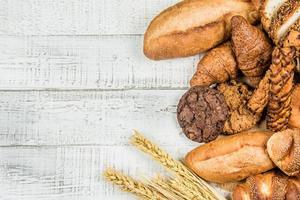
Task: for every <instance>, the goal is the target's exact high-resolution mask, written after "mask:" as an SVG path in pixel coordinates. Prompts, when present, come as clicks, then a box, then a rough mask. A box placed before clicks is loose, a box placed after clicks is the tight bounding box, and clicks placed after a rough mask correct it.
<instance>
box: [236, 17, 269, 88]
mask: <svg viewBox="0 0 300 200" xmlns="http://www.w3.org/2000/svg"><path fill="white" fill-rule="evenodd" d="M231 24H232V38H231V41H232V47H233V51H234V53H235V56H236V60H237V63H238V68H239V69H240V70H241V71H242V72H243V74H244V75H245V76H246V77H248V79H249V81H250V83H251V84H252V85H255V86H256V85H258V83H259V81H260V80H261V79H262V77H263V75H264V72H265V71H266V69H267V68H268V67H269V64H270V60H271V54H272V46H271V43H270V41H269V39H268V38H267V36H266V35H265V34H264V33H263V32H262V31H261V30H259V29H258V28H256V27H255V26H252V25H251V24H249V23H248V22H247V20H246V19H244V18H243V17H241V16H234V17H232V19H231Z"/></svg>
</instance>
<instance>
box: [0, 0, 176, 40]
mask: <svg viewBox="0 0 300 200" xmlns="http://www.w3.org/2000/svg"><path fill="white" fill-rule="evenodd" d="M178 1H179V0H130V1H123V0H101V1H99V0H51V1H44V0H24V1H19V0H0V5H1V8H0V34H2V35H120V34H143V33H144V31H145V30H146V28H147V26H148V23H150V21H151V19H152V18H153V17H154V16H155V15H157V14H158V13H159V12H161V11H162V10H163V9H165V8H167V7H169V6H170V5H173V4H175V3H177V2H178Z"/></svg>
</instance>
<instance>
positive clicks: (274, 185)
mask: <svg viewBox="0 0 300 200" xmlns="http://www.w3.org/2000/svg"><path fill="white" fill-rule="evenodd" d="M232 199H233V200H299V199H300V179H299V178H289V177H288V176H286V175H284V174H282V173H280V172H279V171H270V172H266V173H264V174H258V175H256V176H251V177H249V178H247V180H246V182H245V183H243V184H240V185H238V186H237V187H236V188H235V189H234V191H233V194H232Z"/></svg>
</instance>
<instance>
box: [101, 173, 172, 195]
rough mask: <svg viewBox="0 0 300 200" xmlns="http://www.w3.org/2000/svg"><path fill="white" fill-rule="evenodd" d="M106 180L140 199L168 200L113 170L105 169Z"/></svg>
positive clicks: (144, 185)
mask: <svg viewBox="0 0 300 200" xmlns="http://www.w3.org/2000/svg"><path fill="white" fill-rule="evenodd" d="M103 175H104V177H105V178H106V180H108V181H110V182H112V183H113V184H115V185H118V186H119V187H120V188H121V189H122V190H123V191H126V192H130V193H132V194H134V195H136V196H138V197H139V198H140V199H151V200H168V199H167V198H166V197H164V196H163V195H161V194H160V193H158V192H157V191H155V190H154V189H153V188H151V187H149V186H148V185H146V184H144V183H142V182H140V181H137V180H134V179H133V178H131V177H129V176H126V175H124V174H122V173H121V172H118V171H116V170H114V169H111V168H109V169H107V170H105V171H104V173H103Z"/></svg>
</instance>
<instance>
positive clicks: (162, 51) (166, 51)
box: [144, 0, 259, 60]
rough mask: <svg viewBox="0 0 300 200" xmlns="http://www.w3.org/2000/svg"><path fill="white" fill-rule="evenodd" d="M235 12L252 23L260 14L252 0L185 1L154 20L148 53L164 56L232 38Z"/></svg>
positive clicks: (201, 49)
mask: <svg viewBox="0 0 300 200" xmlns="http://www.w3.org/2000/svg"><path fill="white" fill-rule="evenodd" d="M234 15H241V16H243V17H245V18H246V19H247V20H248V21H249V22H250V23H255V22H256V21H257V20H258V18H259V15H258V12H257V11H256V10H255V8H254V6H253V4H252V3H251V1H250V0H230V1H224V0H185V1H181V2H179V3H178V4H176V5H174V6H172V7H170V8H168V9H166V10H165V11H163V12H162V13H160V14H159V15H158V16H157V17H155V18H154V19H153V20H152V22H151V23H150V25H149V27H148V28H147V31H146V33H145V36H144V54H145V55H146V56H147V57H148V58H150V59H154V60H160V59H167V58H175V57H186V56H191V55H196V54H199V53H201V52H204V51H206V50H208V49H211V48H213V47H215V46H217V45H219V44H221V43H222V42H223V41H225V40H226V39H228V38H229V36H230V30H231V25H230V19H231V17H232V16H234Z"/></svg>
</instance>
